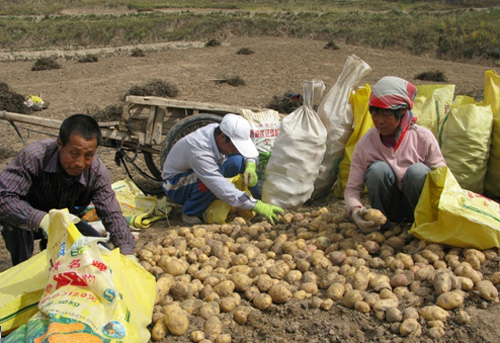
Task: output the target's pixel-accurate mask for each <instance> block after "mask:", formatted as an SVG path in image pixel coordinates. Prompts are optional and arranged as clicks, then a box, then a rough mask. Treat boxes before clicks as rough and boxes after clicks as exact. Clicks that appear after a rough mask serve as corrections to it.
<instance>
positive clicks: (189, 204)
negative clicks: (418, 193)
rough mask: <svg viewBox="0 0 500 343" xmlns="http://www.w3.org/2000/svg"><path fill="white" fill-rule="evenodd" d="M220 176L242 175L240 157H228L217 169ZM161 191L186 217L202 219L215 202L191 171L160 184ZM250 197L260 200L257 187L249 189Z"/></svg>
mask: <svg viewBox="0 0 500 343" xmlns="http://www.w3.org/2000/svg"><path fill="white" fill-rule="evenodd" d="M219 170H220V172H221V174H222V175H223V176H224V177H226V178H229V177H233V176H236V175H238V174H243V173H244V171H245V161H244V158H243V156H242V155H239V154H235V155H230V156H228V158H227V160H226V161H225V162H224V163H223V164H222V165H221V166H220V167H219ZM162 187H163V191H164V192H165V194H166V195H167V196H168V198H169V199H170V200H171V201H173V202H175V203H176V204H179V205H184V206H183V208H182V212H183V213H184V214H186V215H188V216H196V217H203V213H204V212H205V210H206V209H207V208H208V206H210V203H211V202H212V201H214V200H215V195H214V194H213V193H212V192H211V191H210V190H209V189H208V188H207V187H206V186H205V185H204V184H203V182H201V180H200V179H199V178H198V176H197V175H196V174H194V173H193V171H192V170H190V171H187V172H185V173H182V174H179V175H176V176H175V177H173V178H171V179H170V180H165V181H164V182H163V184H162ZM249 189H250V192H251V193H252V196H253V197H254V198H256V199H260V197H261V193H260V189H259V188H258V187H257V186H254V187H250V188H249Z"/></svg>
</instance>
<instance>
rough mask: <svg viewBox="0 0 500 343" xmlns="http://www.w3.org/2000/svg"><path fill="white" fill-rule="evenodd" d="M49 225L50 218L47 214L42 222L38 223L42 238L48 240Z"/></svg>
mask: <svg viewBox="0 0 500 343" xmlns="http://www.w3.org/2000/svg"><path fill="white" fill-rule="evenodd" d="M49 225H50V216H49V214H48V213H47V214H46V215H44V216H43V218H42V221H41V222H40V231H41V232H42V235H43V238H45V239H48V238H49Z"/></svg>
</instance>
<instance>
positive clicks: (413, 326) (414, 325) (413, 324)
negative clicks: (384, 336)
mask: <svg viewBox="0 0 500 343" xmlns="http://www.w3.org/2000/svg"><path fill="white" fill-rule="evenodd" d="M399 333H400V334H401V335H402V336H408V335H412V336H415V337H419V336H420V335H421V334H422V328H421V327H420V324H419V323H418V321H417V320H416V319H414V318H408V319H405V320H404V321H403V323H401V326H400V327H399Z"/></svg>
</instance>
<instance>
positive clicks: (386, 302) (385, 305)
mask: <svg viewBox="0 0 500 343" xmlns="http://www.w3.org/2000/svg"><path fill="white" fill-rule="evenodd" d="M398 305H399V301H398V300H397V299H395V298H388V299H380V300H379V301H377V302H376V303H375V304H374V305H373V309H374V310H375V311H387V310H388V309H390V308H391V307H398Z"/></svg>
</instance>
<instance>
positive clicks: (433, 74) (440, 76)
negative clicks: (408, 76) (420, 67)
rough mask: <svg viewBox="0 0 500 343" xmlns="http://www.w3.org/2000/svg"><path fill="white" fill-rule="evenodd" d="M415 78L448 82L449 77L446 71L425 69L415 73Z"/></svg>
mask: <svg viewBox="0 0 500 343" xmlns="http://www.w3.org/2000/svg"><path fill="white" fill-rule="evenodd" d="M415 79H417V80H424V81H434V82H448V78H447V77H446V75H445V74H444V72H442V71H440V70H431V71H424V72H422V73H419V74H417V75H415Z"/></svg>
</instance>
